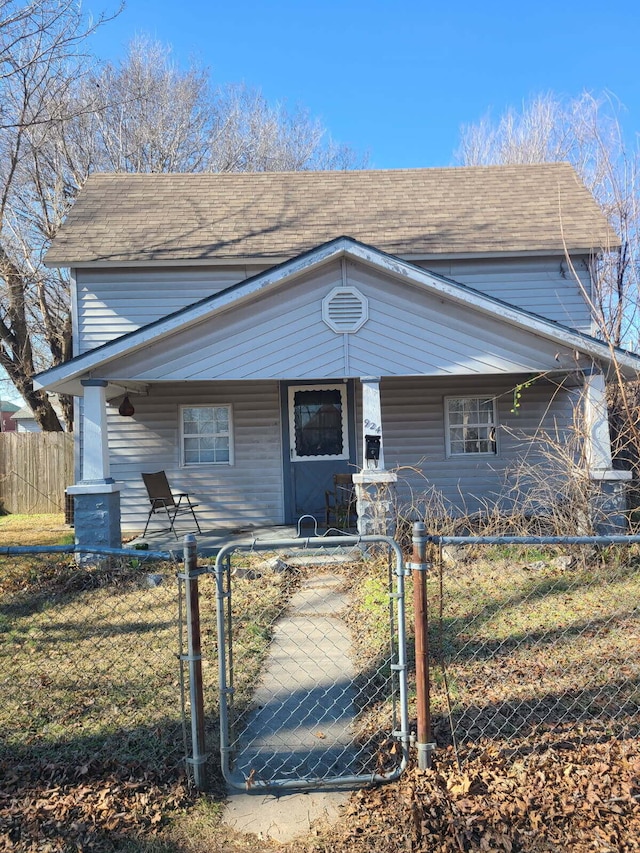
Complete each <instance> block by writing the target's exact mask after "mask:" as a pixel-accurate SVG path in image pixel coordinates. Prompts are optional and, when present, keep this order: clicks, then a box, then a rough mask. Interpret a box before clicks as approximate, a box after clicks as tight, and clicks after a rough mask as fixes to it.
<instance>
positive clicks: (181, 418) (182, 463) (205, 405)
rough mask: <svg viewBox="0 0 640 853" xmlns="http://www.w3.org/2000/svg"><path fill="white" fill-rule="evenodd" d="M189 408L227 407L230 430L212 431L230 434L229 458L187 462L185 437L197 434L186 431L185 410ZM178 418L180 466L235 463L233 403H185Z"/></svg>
mask: <svg viewBox="0 0 640 853" xmlns="http://www.w3.org/2000/svg"><path fill="white" fill-rule="evenodd" d="M187 409H227V414H228V422H229V429H228V432H220V433H217V434H216V433H212V434H211V435H212V436H213V437H215V436H216V435H218V436H219V437H222V436H228V438H229V459H228V460H226V459H225V460H224V461H220V462H186V461H185V439H186V438H196V437H198V436H197V435H190V434H188V433H185V431H184V412H185V411H186V410H187ZM178 420H179V428H180V467H182V468H201V467H202V466H203V465H233V464H234V442H233V406H232V404H231V403H183V404H181V405H180V406H179V411H178Z"/></svg>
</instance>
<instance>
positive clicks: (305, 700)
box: [223, 574, 356, 842]
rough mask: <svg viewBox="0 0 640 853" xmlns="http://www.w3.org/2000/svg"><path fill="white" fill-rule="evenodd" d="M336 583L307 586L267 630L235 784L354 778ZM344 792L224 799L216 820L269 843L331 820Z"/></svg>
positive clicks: (347, 645)
mask: <svg viewBox="0 0 640 853" xmlns="http://www.w3.org/2000/svg"><path fill="white" fill-rule="evenodd" d="M341 583H342V578H340V577H338V576H336V575H332V574H323V575H320V574H318V575H316V576H314V577H311V578H307V579H306V580H305V581H304V582H303V584H302V587H301V588H300V590H298V592H297V593H296V594H295V595H294V596H293V598H292V600H291V603H290V607H289V612H288V614H287V616H285V617H284V618H282V619H281V620H280V621H279V622H278V623H277V625H276V626H275V630H274V634H273V639H272V641H271V645H270V650H269V656H268V658H267V661H266V664H265V669H264V672H263V676H262V680H261V682H260V684H259V686H258V687H257V689H256V692H255V695H254V704H255V710H254V711H253V712H252V713H251V714H250V715H249V717H248V720H247V724H246V727H245V729H244V731H243V732H242V734H241V735H240V737H239V738H238V743H237V744H236V761H235V765H234V769H235V771H236V772H237V774H238V778H239V780H245V779H247V778H249V779H254V780H258V779H260V780H265V781H267V780H270V781H274V780H278V779H279V780H283V779H284V780H304V779H318V778H328V777H332V776H334V777H335V776H340V775H350V774H353V773H355V772H356V769H355V767H354V764H355V761H354V758H355V754H354V748H353V732H352V728H353V721H354V717H355V709H354V705H353V678H354V675H355V669H354V665H353V661H352V659H351V636H350V633H349V630H348V628H347V626H346V625H345V623H344V621H343V620H342V618H341V613H343V612H344V610H345V608H346V607H347V606H348V599H347V597H346V596H345V595H344V594H343V593H341V592H340V591H339V589H338V588H339V586H340V584H341ZM349 794H350V792H349V791H335V790H334V791H310V792H308V793H285V792H282V793H279V794H278V795H274V794H271V793H266V792H265V791H264V790H260V789H258V790H255V789H253V790H249V791H247V792H246V793H245V792H242V793H230V796H229V801H228V803H227V806H226V809H225V813H224V817H223V820H224V822H225V823H226V824H227V825H229V826H231V827H233V828H234V829H236V830H239V831H243V832H253V833H255V834H256V835H258V836H260V837H263V838H264V837H269V838H272V839H274V840H276V841H281V842H285V841H289V840H291V839H292V838H295V837H296V836H299V835H304V834H306V833H308V832H309V829H310V828H311V826H312V824H314V823H316V822H317V821H322V820H324V821H332V820H335V819H336V818H337V816H338V813H339V808H340V806H341V805H342V804H343V803H345V802H346V800H347V799H348V798H349Z"/></svg>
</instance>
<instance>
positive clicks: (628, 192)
mask: <svg viewBox="0 0 640 853" xmlns="http://www.w3.org/2000/svg"><path fill="white" fill-rule="evenodd" d="M623 118H624V110H623V108H622V106H621V105H620V104H619V103H618V102H617V101H616V100H615V99H614V98H613V97H611V96H602V97H596V96H595V95H593V94H591V93H583V94H582V95H581V96H580V97H578V98H574V99H571V100H562V99H560V98H558V97H557V96H555V95H553V94H546V95H540V96H538V97H536V98H534V99H533V100H531V101H530V102H528V103H525V104H524V105H523V107H522V109H521V110H519V111H516V110H513V109H510V110H507V111H506V112H505V113H504V114H503V115H502V116H501V117H500V118H499V119H497V121H492V120H491V119H490V117H488V116H486V117H484V118H483V119H481V120H480V121H479V122H478V123H477V124H472V125H467V126H464V127H463V128H462V132H461V141H460V147H459V149H458V151H457V152H456V155H457V158H458V160H459V161H460V162H461V163H463V164H464V165H469V166H478V165H489V164H494V163H543V162H553V161H558V160H568V161H569V162H570V163H572V164H573V166H574V167H575V169H576V171H577V172H578V174H579V175H580V177H581V178H582V180H583V182H584V183H585V185H586V186H587V187H588V189H589V190H591V192H592V193H593V195H594V196H595V198H596V201H597V202H598V204H599V205H600V207H601V208H602V210H603V212H604V213H605V215H606V216H607V218H608V220H609V222H610V223H611V225H612V227H613V229H614V231H615V232H616V233H617V234H618V236H619V238H620V242H621V248H620V249H619V250H615V251H610V247H608V246H594V247H593V248H594V250H598V249H599V250H600V252H599V255H598V257H597V259H596V261H595V264H596V265H595V267H594V269H593V280H594V284H595V287H594V293H593V302H594V305H593V309H594V320H595V321H596V323H597V325H598V330H599V334H600V335H601V336H602V337H603V338H604V339H605V340H607V341H609V342H611V343H612V344H614V345H616V346H618V345H626V346H631V347H632V348H634V349H635V348H636V346H637V344H638V335H639V326H638V319H639V318H638V292H639V291H638V262H639V260H640V234H639V224H640V196H639V190H640V186H639V177H640V152H639V151H638V149H637V148H630V147H629V146H628V145H627V143H626V141H625V138H624V133H623V127H622V121H623Z"/></svg>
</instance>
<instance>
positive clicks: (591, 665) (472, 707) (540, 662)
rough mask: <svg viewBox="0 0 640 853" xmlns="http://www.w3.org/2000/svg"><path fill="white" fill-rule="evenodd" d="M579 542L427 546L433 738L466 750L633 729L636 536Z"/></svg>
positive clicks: (637, 725) (638, 580)
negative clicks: (624, 541) (619, 540)
mask: <svg viewBox="0 0 640 853" xmlns="http://www.w3.org/2000/svg"><path fill="white" fill-rule="evenodd" d="M582 541H583V542H584V543H585V544H571V541H570V540H566V542H565V543H564V544H563V543H562V540H559V539H558V540H557V541H556V542H555V544H554V545H547V544H544V540H542V539H540V540H537V541H536V540H535V539H529V540H527V542H526V543H520V544H514V542H513V541H512V540H509V539H507V538H503V539H499V538H497V539H493V540H482V539H481V538H478V537H475V538H472V537H469V538H464V537H458V538H449V539H446V538H443V539H442V540H440V543H439V544H438V545H437V546H434V549H433V553H432V555H431V556H432V561H433V562H432V569H431V571H430V573H429V579H428V584H427V588H428V600H429V623H430V624H429V639H430V647H431V668H430V671H431V702H432V713H433V727H434V733H435V736H436V740H437V742H438V744H439V746H446V745H450V744H452V745H453V746H454V747H455V748H456V751H457V754H458V756H473V755H477V754H478V752H480V751H487V750H491V749H495V748H496V747H497V748H507V750H509V749H510V748H513V749H515V750H516V751H517V750H518V749H524V750H525V751H527V750H529V751H530V750H531V749H532V748H534V749H535V747H536V745H537V744H538V743H539V742H540V741H543V742H551V741H553V742H555V743H556V744H557V743H561V742H562V741H563V740H565V739H569V740H572V741H574V740H576V739H577V740H582V741H586V742H596V741H601V740H608V739H621V738H629V737H638V736H639V735H640V556H639V554H640V552H639V546H638V544H637V543H634V544H614V545H612V544H610V543H609V542H608V541H607V540H598V539H592V540H590V541H588V540H582ZM627 541H628V542H629V543H632V540H631V539H629V540H627Z"/></svg>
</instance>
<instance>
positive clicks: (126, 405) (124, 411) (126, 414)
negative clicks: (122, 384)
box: [118, 394, 136, 418]
mask: <svg viewBox="0 0 640 853" xmlns="http://www.w3.org/2000/svg"><path fill="white" fill-rule="evenodd" d="M118 411H119V412H120V414H121V415H122V417H123V418H130V417H132V416H133V415H135V412H136V410H135V409H134V408H133V404H132V402H131V400H130V399H129V395H128V394H125V395H124V397H123V398H122V402H121V403H120V405H119V407H118Z"/></svg>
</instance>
